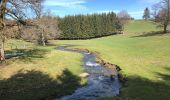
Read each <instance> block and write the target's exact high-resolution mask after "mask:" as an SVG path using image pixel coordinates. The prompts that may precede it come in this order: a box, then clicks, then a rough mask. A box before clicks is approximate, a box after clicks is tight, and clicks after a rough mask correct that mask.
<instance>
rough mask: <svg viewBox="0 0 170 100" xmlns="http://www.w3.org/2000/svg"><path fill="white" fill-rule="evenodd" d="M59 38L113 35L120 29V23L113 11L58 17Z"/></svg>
mask: <svg viewBox="0 0 170 100" xmlns="http://www.w3.org/2000/svg"><path fill="white" fill-rule="evenodd" d="M59 29H60V30H61V31H62V32H61V33H60V36H59V38H60V39H89V38H96V37H102V36H108V35H113V34H116V33H120V32H121V31H122V24H121V23H120V21H119V19H118V18H117V16H116V14H115V13H113V12H110V13H102V14H91V15H75V16H66V17H64V18H60V20H59Z"/></svg>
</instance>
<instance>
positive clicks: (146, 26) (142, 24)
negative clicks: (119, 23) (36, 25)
mask: <svg viewBox="0 0 170 100" xmlns="http://www.w3.org/2000/svg"><path fill="white" fill-rule="evenodd" d="M160 30H161V28H157V24H156V23H155V22H151V21H142V20H137V21H131V22H129V23H128V24H127V25H125V33H128V34H134V33H137V34H139V33H143V32H151V31H160Z"/></svg>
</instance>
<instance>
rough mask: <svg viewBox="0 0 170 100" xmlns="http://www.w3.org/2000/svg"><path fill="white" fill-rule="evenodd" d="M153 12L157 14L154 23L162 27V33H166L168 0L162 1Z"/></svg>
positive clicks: (169, 5) (169, 9)
mask: <svg viewBox="0 0 170 100" xmlns="http://www.w3.org/2000/svg"><path fill="white" fill-rule="evenodd" d="M155 12H156V13H157V14H156V21H157V22H159V23H160V24H161V25H160V26H162V27H163V32H164V33H167V31H168V30H167V27H168V24H169V22H170V0H162V1H161V2H160V4H159V8H158V9H157V11H155Z"/></svg>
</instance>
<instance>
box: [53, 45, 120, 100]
mask: <svg viewBox="0 0 170 100" xmlns="http://www.w3.org/2000/svg"><path fill="white" fill-rule="evenodd" d="M67 47H69V46H67V45H66V46H60V47H58V48H57V49H58V50H61V51H67V52H77V53H81V54H83V56H84V58H83V62H84V65H83V68H84V72H86V73H88V74H89V76H88V77H87V79H88V80H87V85H86V86H84V87H81V88H78V89H77V90H75V92H74V93H73V94H71V95H67V96H63V97H61V98H58V99H56V100H96V99H98V98H102V97H113V96H116V95H118V94H119V89H120V83H119V79H118V76H117V72H116V71H115V72H113V71H111V70H109V69H107V68H106V67H104V66H102V65H101V64H99V63H96V55H95V54H92V53H89V52H85V51H76V50H72V49H68V48H67ZM113 73H114V75H115V77H113V78H111V77H110V75H113Z"/></svg>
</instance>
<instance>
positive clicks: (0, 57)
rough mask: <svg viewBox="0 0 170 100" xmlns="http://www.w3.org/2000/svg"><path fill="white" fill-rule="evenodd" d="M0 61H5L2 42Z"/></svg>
mask: <svg viewBox="0 0 170 100" xmlns="http://www.w3.org/2000/svg"><path fill="white" fill-rule="evenodd" d="M0 61H1V62H2V61H5V50H4V42H3V43H2V44H1V48H0Z"/></svg>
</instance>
